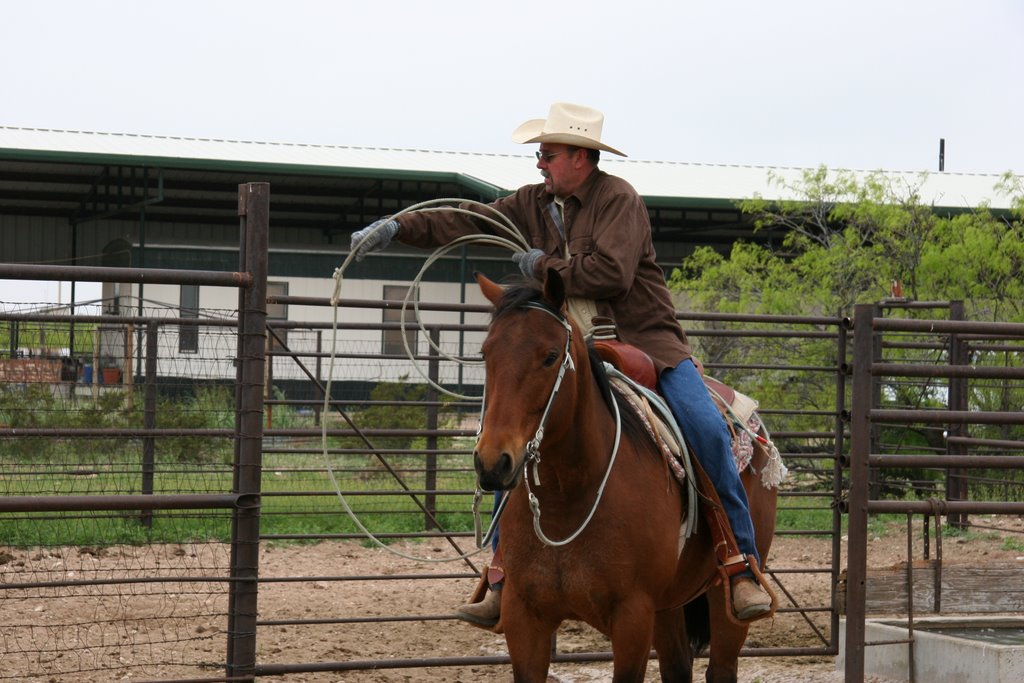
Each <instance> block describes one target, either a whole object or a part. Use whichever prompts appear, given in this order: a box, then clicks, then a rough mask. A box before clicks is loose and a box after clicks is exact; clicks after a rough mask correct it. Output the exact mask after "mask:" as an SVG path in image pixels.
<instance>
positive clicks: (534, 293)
mask: <svg viewBox="0 0 1024 683" xmlns="http://www.w3.org/2000/svg"><path fill="white" fill-rule="evenodd" d="M476 280H477V283H478V284H479V285H480V289H481V291H482V292H483V294H484V296H486V297H487V298H488V300H490V302H491V303H492V304H494V307H495V310H494V315H493V318H492V320H491V325H490V328H489V329H488V333H487V337H486V339H485V340H484V343H483V346H482V352H483V356H484V367H485V373H486V386H485V390H484V410H483V416H482V423H481V429H480V436H479V437H478V439H477V443H476V448H475V450H474V453H473V461H474V466H475V467H476V472H477V480H478V482H479V484H480V487H481V488H483V489H485V490H488V491H491V490H501V491H504V490H509V489H512V488H515V486H516V485H517V484H518V483H519V481H520V479H521V478H522V475H523V470H524V468H525V465H526V462H527V459H528V457H530V456H531V454H534V455H535V451H536V449H537V448H539V441H540V437H541V436H542V435H543V433H544V431H543V430H544V426H545V425H544V423H545V421H547V419H548V417H549V416H554V415H555V413H556V412H557V411H558V410H559V408H558V407H556V406H555V403H556V402H555V401H554V398H555V395H556V394H557V393H558V392H559V389H560V388H561V391H562V392H564V393H565V394H570V393H573V392H574V391H575V389H574V388H573V387H574V386H575V384H576V378H575V373H574V372H571V371H569V368H574V367H575V363H576V360H575V359H574V356H576V355H578V354H579V352H580V347H575V348H572V347H574V346H575V345H576V344H579V345H581V347H582V340H580V339H579V337H580V335H579V334H578V333H576V334H573V332H572V328H571V323H570V322H569V320H568V317H567V313H566V308H565V285H564V284H563V282H562V278H561V276H559V275H558V273H557V272H556V271H554V270H551V269H549V270H548V272H547V275H546V277H545V279H544V283H543V288H542V289H537V288H536V287H533V286H529V285H516V286H513V287H510V288H508V289H505V288H503V287H501V286H500V285H498V284H496V283H494V282H492V281H491V280H488V279H487V278H486V277H484V276H483V275H481V274H479V273H477V275H476ZM582 348H583V354H584V356H585V355H586V351H585V347H582ZM549 411H550V412H549ZM556 422H557V423H559V424H563V423H564V422H563V420H562V419H557V420H556V419H552V420H551V423H552V424H554V423H556Z"/></svg>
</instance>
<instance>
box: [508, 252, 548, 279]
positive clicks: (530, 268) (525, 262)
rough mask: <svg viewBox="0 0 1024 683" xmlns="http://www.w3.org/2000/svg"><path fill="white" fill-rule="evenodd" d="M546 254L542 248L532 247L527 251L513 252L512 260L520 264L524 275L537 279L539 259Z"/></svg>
mask: <svg viewBox="0 0 1024 683" xmlns="http://www.w3.org/2000/svg"><path fill="white" fill-rule="evenodd" d="M543 255H544V252H543V251H542V250H541V249H531V250H530V251H527V252H522V253H520V252H516V253H515V254H512V260H513V261H515V262H516V265H517V266H519V270H520V271H521V272H522V273H523V276H524V277H528V278H532V279H537V272H536V271H537V261H539V260H540V257H541V256H543Z"/></svg>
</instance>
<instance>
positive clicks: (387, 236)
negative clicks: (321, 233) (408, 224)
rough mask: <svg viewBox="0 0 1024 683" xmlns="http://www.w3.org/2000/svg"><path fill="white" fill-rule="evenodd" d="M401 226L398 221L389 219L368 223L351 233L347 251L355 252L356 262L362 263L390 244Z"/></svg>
mask: <svg viewBox="0 0 1024 683" xmlns="http://www.w3.org/2000/svg"><path fill="white" fill-rule="evenodd" d="M400 227H401V226H400V225H399V224H398V221H393V220H391V219H390V218H381V219H380V220H377V221H374V222H373V223H370V224H369V225H368V226H366V227H365V228H363V229H362V230H356V231H355V232H354V233H352V242H351V243H350V244H349V249H351V250H352V251H353V252H355V255H356V261H362V260H363V259H364V258H366V255H367V254H369V253H370V252H372V251H380V250H381V249H383V248H384V247H386V246H388V245H389V244H391V240H393V239H394V238H395V235H397V234H398V228H400Z"/></svg>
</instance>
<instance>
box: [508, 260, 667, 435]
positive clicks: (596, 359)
mask: <svg viewBox="0 0 1024 683" xmlns="http://www.w3.org/2000/svg"><path fill="white" fill-rule="evenodd" d="M527 303H538V304H541V305H543V306H548V307H550V304H548V303H547V301H546V300H545V299H544V293H543V292H542V291H541V289H540V287H539V286H538V283H537V281H536V280H526V279H524V278H513V279H512V280H510V284H509V286H508V287H507V288H506V289H505V293H504V294H502V296H501V300H500V301H499V302H498V305H497V306H496V307H495V309H494V314H493V315H492V320H493V319H496V318H498V317H500V316H501V315H502V314H504V313H506V312H508V311H510V310H514V309H517V308H521V307H522V306H523V305H525V304H527ZM587 354H588V355H589V356H590V371H591V374H592V375H593V376H594V380H595V381H596V382H597V386H598V389H599V390H600V392H601V398H602V399H603V400H604V403H605V406H606V407H607V408H608V411H609V412H611V413H613V414H614V412H615V407H616V404H617V405H618V409H619V415H621V416H622V417H621V419H622V431H623V433H625V434H627V435H628V436H629V437H630V438H631V439H634V440H638V439H647V440H651V439H650V436H649V435H648V433H647V427H645V426H644V423H643V421H642V420H641V419H640V416H639V415H637V412H636V409H635V408H633V406H632V405H630V403H629V401H627V400H626V399H625V398H623V397H622V396H621V395H620V394H619V392H617V391H615V390H614V389H612V385H611V380H610V379H609V378H608V373H607V372H605V369H604V360H603V359H602V358H601V357H600V356H598V355H597V351H595V350H594V348H593V347H592V346H591V345H590V344H587Z"/></svg>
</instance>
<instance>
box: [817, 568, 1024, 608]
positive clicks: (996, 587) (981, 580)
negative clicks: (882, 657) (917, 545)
mask: <svg viewBox="0 0 1024 683" xmlns="http://www.w3.org/2000/svg"><path fill="white" fill-rule="evenodd" d="M937 571H939V567H938V563H937V562H936V561H935V560H917V561H915V562H914V567H913V575H914V613H915V614H916V613H926V612H928V613H935V614H994V613H1000V612H1024V566H1021V565H1020V564H1001V565H984V566H974V565H965V564H945V565H943V566H942V568H941V571H939V576H940V577H941V578H940V585H939V590H940V601H939V602H940V609H939V610H938V611H936V609H935V579H936V572H937ZM866 593H867V595H866V598H865V609H866V612H867V614H906V613H907V563H906V562H901V563H900V564H898V565H896V566H893V567H888V568H883V569H877V568H874V569H873V568H869V569H868V573H867V583H866ZM836 600H837V602H838V604H837V608H838V610H839V612H840V614H845V613H846V572H845V571H844V572H842V574H840V577H839V586H838V590H837V592H836Z"/></svg>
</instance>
